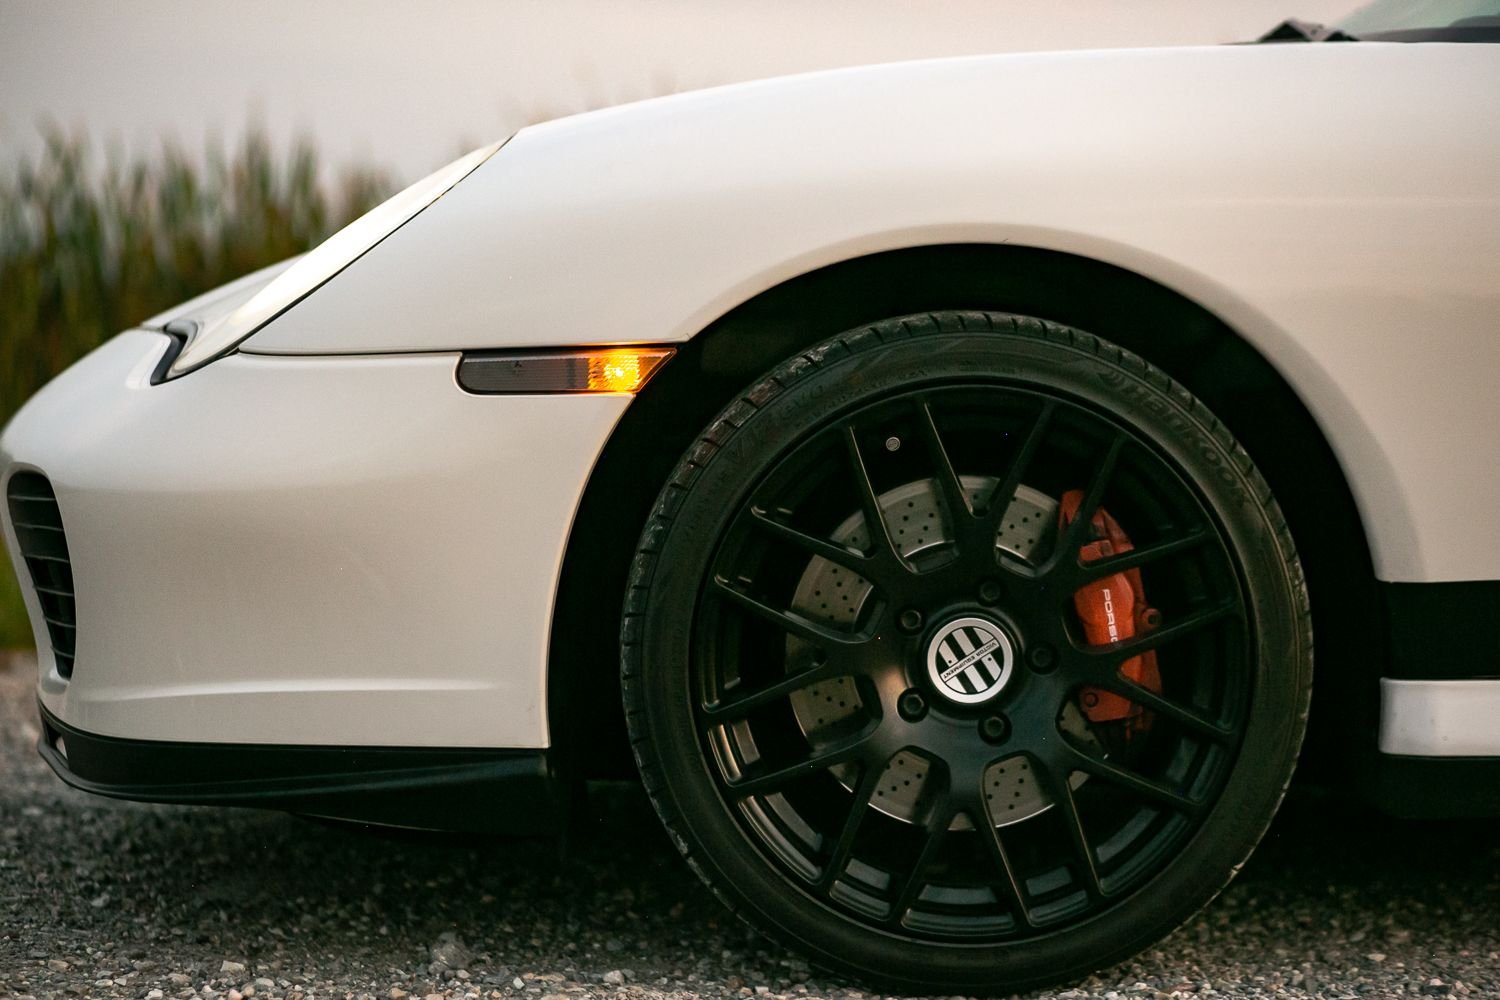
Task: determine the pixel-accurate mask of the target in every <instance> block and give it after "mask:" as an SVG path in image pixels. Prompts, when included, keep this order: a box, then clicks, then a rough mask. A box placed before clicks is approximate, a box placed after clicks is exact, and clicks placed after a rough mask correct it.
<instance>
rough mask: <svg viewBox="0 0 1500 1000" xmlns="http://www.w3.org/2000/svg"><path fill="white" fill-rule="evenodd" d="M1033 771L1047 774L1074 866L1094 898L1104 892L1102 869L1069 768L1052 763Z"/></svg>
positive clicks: (1084, 885) (1084, 886) (1048, 788)
mask: <svg viewBox="0 0 1500 1000" xmlns="http://www.w3.org/2000/svg"><path fill="white" fill-rule="evenodd" d="M1032 770H1033V771H1037V770H1041V771H1042V773H1043V774H1044V775H1045V780H1046V782H1047V793H1048V795H1050V796H1051V798H1052V803H1053V805H1054V806H1055V807H1056V808H1057V812H1058V816H1059V817H1060V818H1061V819H1062V823H1063V832H1064V834H1065V835H1066V836H1067V838H1068V845H1069V846H1070V847H1071V848H1072V853H1073V861H1074V866H1075V867H1076V868H1077V869H1078V875H1079V877H1080V878H1081V879H1082V881H1083V888H1084V890H1085V891H1086V892H1087V893H1088V894H1089V897H1090V898H1091V899H1092V898H1097V897H1099V896H1101V895H1103V889H1102V888H1100V885H1099V868H1098V866H1097V865H1096V864H1095V862H1094V849H1093V848H1092V847H1090V846H1089V838H1088V834H1087V833H1086V832H1085V831H1084V829H1083V817H1082V816H1080V815H1079V814H1078V801H1077V800H1076V799H1075V798H1074V797H1073V786H1072V784H1071V783H1070V782H1069V781H1068V775H1069V771H1068V769H1067V768H1054V767H1053V766H1050V765H1049V766H1047V767H1045V768H1038V767H1035V766H1033V768H1032Z"/></svg>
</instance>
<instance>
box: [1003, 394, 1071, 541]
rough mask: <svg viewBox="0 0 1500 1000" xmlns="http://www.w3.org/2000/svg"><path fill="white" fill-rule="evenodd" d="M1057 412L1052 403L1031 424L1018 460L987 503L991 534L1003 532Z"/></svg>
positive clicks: (1055, 405)
mask: <svg viewBox="0 0 1500 1000" xmlns="http://www.w3.org/2000/svg"><path fill="white" fill-rule="evenodd" d="M1056 412H1057V404H1056V403H1054V402H1053V401H1052V400H1050V399H1049V400H1047V401H1046V402H1045V403H1043V404H1042V408H1041V410H1040V411H1038V412H1037V415H1036V420H1034V421H1033V422H1032V424H1031V430H1030V431H1028V432H1027V433H1026V440H1025V441H1023V442H1021V448H1020V450H1019V451H1017V452H1016V457H1015V458H1014V459H1012V460H1011V463H1010V468H1009V469H1007V470H1005V478H1004V479H1002V480H1001V481H1000V482H999V484H998V485H997V486H996V487H995V489H994V491H993V492H991V493H990V496H989V499H988V500H987V501H986V502H985V524H986V526H987V527H988V528H989V529H991V530H992V531H998V530H999V529H1000V522H1001V521H1002V520H1004V519H1005V512H1006V511H1007V510H1009V509H1010V503H1011V501H1012V500H1014V499H1015V496H1016V490H1018V489H1020V488H1021V480H1022V479H1024V478H1025V476H1026V472H1027V470H1028V469H1029V468H1030V467H1031V461H1032V459H1034V458H1035V457H1036V453H1037V451H1038V450H1039V449H1040V448H1041V446H1042V440H1043V439H1044V438H1046V436H1047V430H1048V428H1049V427H1050V426H1051V424H1052V416H1053V414H1054V413H1056Z"/></svg>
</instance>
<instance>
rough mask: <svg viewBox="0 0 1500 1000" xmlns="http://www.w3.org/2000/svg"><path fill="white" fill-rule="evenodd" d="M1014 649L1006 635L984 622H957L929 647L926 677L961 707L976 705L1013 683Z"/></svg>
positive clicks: (947, 627)
mask: <svg viewBox="0 0 1500 1000" xmlns="http://www.w3.org/2000/svg"><path fill="white" fill-rule="evenodd" d="M1014 665H1015V649H1014V647H1013V646H1012V645H1011V642H1010V638H1009V637H1008V636H1007V635H1006V634H1005V631H1004V630H1003V629H1001V628H1000V626H999V625H996V624H995V623H994V622H991V621H986V620H985V619H983V618H955V619H954V620H953V621H951V622H949V623H948V624H946V625H944V626H943V627H942V628H941V629H939V630H938V633H937V635H935V636H933V637H932V643H931V645H929V646H928V647H927V675H928V676H929V677H930V678H932V683H933V685H934V686H936V688H937V689H938V690H939V691H940V692H942V693H943V694H944V695H945V696H947V697H948V698H951V699H952V700H954V701H956V702H958V703H959V704H961V705H977V704H979V703H980V702H982V701H988V700H989V699H990V698H993V697H994V696H995V695H997V694H999V693H1000V689H1001V688H1003V687H1005V684H1006V682H1007V681H1009V680H1010V674H1011V670H1012V669H1013V667H1014Z"/></svg>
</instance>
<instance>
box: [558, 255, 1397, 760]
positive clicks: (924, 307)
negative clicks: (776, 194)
mask: <svg viewBox="0 0 1500 1000" xmlns="http://www.w3.org/2000/svg"><path fill="white" fill-rule="evenodd" d="M937 309H980V310H996V311H1004V312H1014V313H1019V314H1023V315H1030V316H1036V317H1039V318H1042V319H1046V320H1053V321H1056V322H1060V323H1066V324H1068V325H1070V326H1074V327H1077V328H1079V329H1083V330H1087V331H1089V332H1091V333H1096V334H1098V335H1100V336H1102V337H1105V338H1106V339H1108V340H1111V341H1114V342H1115V343H1117V344H1119V345H1121V346H1122V347H1125V348H1127V349H1129V350H1131V351H1134V352H1135V353H1137V354H1140V355H1141V356H1143V357H1145V358H1146V359H1147V360H1149V361H1150V362H1152V363H1153V364H1155V365H1156V366H1158V367H1159V368H1161V369H1163V370H1164V371H1166V372H1167V373H1168V374H1170V375H1171V376H1172V377H1173V378H1175V379H1176V380H1177V381H1179V382H1181V383H1182V384H1183V385H1185V386H1186V387H1187V388H1188V389H1189V390H1190V391H1192V392H1193V393H1194V394H1195V395H1197V396H1198V397H1199V398H1200V399H1202V400H1203V401H1204V402H1205V403H1206V404H1207V405H1208V406H1209V408H1210V409H1211V410H1212V411H1213V412H1214V413H1215V414H1216V415H1217V416H1218V417H1219V418H1220V419H1221V420H1223V421H1224V422H1225V424H1226V425H1228V426H1229V428H1230V430H1231V431H1232V432H1233V433H1234V434H1235V436H1236V437H1237V438H1238V439H1239V440H1240V442H1241V443H1242V444H1243V445H1244V446H1245V447H1246V449H1247V450H1248V451H1249V452H1250V454H1251V456H1252V457H1253V458H1254V459H1255V461H1256V463H1257V465H1258V466H1259V468H1260V469H1261V471H1262V472H1263V474H1264V475H1265V477H1266V480H1267V481H1268V482H1269V484H1270V486H1271V489H1272V491H1273V493H1274V494H1275V495H1276V497H1277V499H1278V501H1279V502H1280V504H1281V506H1282V509H1283V510H1284V512H1285V514H1286V517H1287V520H1288V523H1289V524H1290V526H1291V529H1292V534H1293V538H1294V539H1295V540H1296V542H1297V545H1298V548H1299V553H1300V554H1301V556H1302V560H1303V563H1304V566H1305V569H1306V572H1307V577H1308V585H1309V590H1310V593H1311V597H1312V606H1313V616H1314V634H1315V636H1316V637H1317V643H1318V646H1317V655H1318V665H1319V671H1318V684H1317V685H1315V698H1314V706H1313V715H1312V723H1311V725H1310V729H1309V736H1308V742H1307V750H1306V753H1305V756H1306V757H1308V758H1310V759H1311V760H1312V762H1313V764H1314V766H1315V767H1318V766H1320V765H1323V764H1328V763H1331V762H1334V761H1337V760H1338V759H1339V758H1342V757H1344V756H1346V755H1347V754H1348V753H1349V752H1350V751H1358V752H1367V751H1369V750H1372V749H1373V747H1374V741H1375V737H1374V732H1375V723H1376V719H1377V713H1378V683H1377V682H1378V677H1379V676H1380V673H1381V670H1380V665H1381V663H1382V660H1381V657H1380V656H1378V655H1374V656H1372V648H1373V647H1374V646H1375V645H1376V644H1374V643H1370V642H1368V641H1367V640H1366V639H1365V638H1364V637H1365V636H1367V635H1368V634H1369V632H1370V628H1369V609H1370V608H1375V607H1379V606H1380V604H1379V596H1378V593H1377V591H1376V586H1375V575H1374V570H1373V564H1372V560H1371V553H1370V549H1369V544H1368V540H1367V538H1366V534H1365V531H1364V527H1363V524H1362V521H1361V519H1360V515H1359V512H1358V508H1357V506H1356V504H1355V501H1354V498H1353V494H1352V492H1351V489H1350V486H1349V483H1348V481H1347V479H1346V477H1345V475H1344V472H1343V470H1342V468H1341V467H1340V464H1339V462H1338V459H1337V458H1336V456H1335V454H1334V451H1333V449H1332V447H1331V446H1330V444H1329V442H1328V440H1327V438H1326V436H1325V435H1324V434H1323V431H1322V429H1321V428H1320V427H1319V425H1318V423H1317V421H1316V420H1315V419H1314V418H1313V417H1312V415H1311V413H1310V412H1309V411H1308V409H1307V407H1306V406H1305V405H1304V404H1303V403H1302V401H1301V399H1300V398H1299V396H1298V394H1297V393H1296V392H1295V391H1294V390H1293V388H1292V387H1291V385H1290V384H1288V383H1287V381H1286V380H1285V379H1284V378H1283V377H1282V376H1281V374H1280V373H1279V372H1278V371H1277V370H1276V368H1275V367H1274V366H1273V365H1272V364H1271V363H1270V362H1269V361H1268V360H1267V359H1266V357H1265V356H1263V355H1262V354H1261V353H1260V352H1259V351H1258V350H1257V349H1256V348H1255V347H1254V346H1252V345H1251V344H1250V343H1249V341H1247V340H1246V339H1245V338H1244V337H1243V336H1241V335H1240V334H1239V333H1237V332H1236V331H1235V330H1234V329H1233V328H1231V327H1230V326H1229V325H1228V324H1227V323H1226V322H1224V321H1223V320H1222V319H1220V318H1219V317H1218V316H1217V315H1215V314H1214V313H1213V312H1210V311H1209V310H1208V309H1207V308H1206V307H1204V306H1203V305H1201V304H1199V303H1198V302H1195V301H1193V300H1192V299H1190V298H1188V297H1187V296H1185V295H1183V294H1181V293H1180V292H1178V291H1175V290H1174V289H1172V288H1169V287H1167V286H1165V285H1163V284H1161V283H1160V282H1158V281H1155V280H1153V279H1151V278H1147V277H1144V276H1142V275H1140V274H1138V273H1136V272H1133V271H1130V270H1127V269H1124V268H1121V267H1118V266H1115V265H1113V264H1108V263H1104V262H1101V261H1099V260H1096V259H1092V258H1089V257H1084V256H1079V255H1076V254H1071V253H1063V252H1058V251H1053V250H1044V249H1037V248H1032V247H1023V246H1015V245H994V244H951V245H941V246H924V247H916V248H910V249H902V250H891V251H885V252H881V253H876V254H870V255H867V256H862V257H855V258H851V259H847V260H844V261H841V262H839V263H836V264H831V265H828V266H825V267H822V268H819V269H817V270H814V271H810V272H808V273H805V274H802V275H799V276H797V277H794V278H791V279H788V280H786V281H783V282H781V283H780V284H777V285H775V286H773V287H771V288H769V289H766V290H765V291H762V292H760V293H759V294H757V295H755V296H754V297H752V298H750V299H748V300H747V301H745V302H743V303H741V304H740V305H738V306H736V307H734V308H733V309H731V310H729V311H728V312H727V313H725V314H723V315H722V316H720V317H718V318H717V319H715V320H714V321H713V322H712V323H710V324H708V325H707V326H706V327H704V328H703V330H702V331H700V332H699V333H698V334H697V335H696V336H695V337H693V338H692V339H691V340H689V341H687V342H686V343H684V344H683V345H681V347H680V350H679V353H678V356H677V357H676V358H675V359H674V360H673V361H672V362H671V363H669V364H668V365H667V366H666V367H665V368H664V369H663V370H662V372H661V374H659V375H658V376H657V377H656V378H655V379H654V380H653V381H652V382H651V383H650V385H649V386H648V387H647V389H646V390H645V391H643V392H642V393H641V395H640V396H639V397H638V398H637V399H636V400H635V402H634V403H633V404H632V405H631V407H630V408H629V409H628V410H627V411H626V413H625V415H624V417H623V418H622V419H621V421H620V423H619V425H618V426H617V428H616V429H615V432H614V434H613V435H612V436H611V438H610V440H609V442H608V444H607V445H606V446H605V448H604V450H603V452H602V453H601V455H600V457H599V459H598V461H597V463H596V464H595V467H594V469H593V472H592V473H591V475H590V478H589V482H588V485H587V487H586V488H585V490H584V493H583V496H582V499H581V501H580V504H579V508H578V511H577V515H576V517H575V519H574V524H573V529H572V532H571V534H570V537H569V539H568V545H567V549H566V553H565V556H564V560H563V567H562V573H561V576H560V579H559V583H558V592H557V600H556V604H555V608H554V614H553V621H552V630H551V638H550V648H549V662H548V690H547V705H548V708H547V711H548V721H549V728H550V732H551V733H552V743H553V746H554V748H555V752H556V759H557V761H558V765H559V767H560V768H561V769H563V770H565V771H567V772H571V773H573V774H575V775H578V776H583V777H628V776H629V775H631V774H632V773H633V765H632V764H631V757H630V754H629V753H628V752H626V751H627V743H626V737H625V732H624V726H623V714H622V709H621V707H620V700H619V687H618V630H619V620H620V608H621V600H622V598H623V595H624V590H625V586H626V580H627V576H628V572H629V566H630V562H631V557H632V555H633V554H634V551H635V545H636V541H637V537H638V535H639V531H640V526H641V525H642V524H643V523H644V522H645V520H646V516H647V514H648V513H649V511H650V507H651V504H652V503H653V502H654V500H655V498H656V495H657V493H658V492H659V490H660V488H661V485H662V483H663V482H665V480H666V476H667V475H668V473H669V472H670V470H671V469H672V467H673V465H674V464H675V463H676V461H677V459H678V457H679V456H680V455H681V454H682V452H683V451H685V450H686V449H687V448H688V447H689V446H690V445H691V444H692V442H693V441H694V440H695V438H696V436H697V434H698V432H699V431H700V430H702V428H703V427H704V426H705V425H706V424H707V423H708V421H709V420H710V419H712V417H713V416H714V414H716V413H717V412H718V411H719V410H720V409H722V408H723V406H725V405H726V404H727V403H728V402H729V401H730V400H732V399H733V398H734V394H735V393H736V392H738V391H739V390H741V389H743V388H744V387H745V386H746V385H747V384H749V383H750V382H752V381H753V380H754V379H755V378H756V377H757V376H759V375H761V374H762V373H764V372H765V371H766V370H767V369H769V368H771V367H772V366H774V365H775V364H776V363H777V362H779V361H781V360H782V359H784V358H786V357H788V356H789V355H791V354H793V353H794V352H796V351H798V350H801V349H804V348H807V347H810V346H812V345H813V344H815V343H817V342H818V341H820V340H822V339H824V338H825V337H828V336H831V335H833V334H835V333H838V332H840V331H842V330H847V329H850V328H853V327H857V326H860V325H862V324H865V323H870V322H874V321H876V320H879V319H884V318H888V317H891V316H899V315H907V314H912V313H921V312H926V311H929V310H937Z"/></svg>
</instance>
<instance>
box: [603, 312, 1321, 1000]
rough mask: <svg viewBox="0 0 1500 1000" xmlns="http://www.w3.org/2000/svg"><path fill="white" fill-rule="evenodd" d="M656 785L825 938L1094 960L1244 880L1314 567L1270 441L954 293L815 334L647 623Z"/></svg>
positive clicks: (698, 474)
mask: <svg viewBox="0 0 1500 1000" xmlns="http://www.w3.org/2000/svg"><path fill="white" fill-rule="evenodd" d="M622 638H623V663H624V692H625V704H626V711H627V722H628V724H629V727H630V731H631V736H632V742H633V745H634V746H635V749H636V754H637V758H638V762H639V764H640V767H641V771H642V775H643V777H644V780H645V783H646V787H647V790H648V792H649V793H650V795H651V796H652V799H653V801H654V803H655V804H656V807H657V809H658V811H659V813H660V814H661V816H662V818H663V820H664V822H665V823H666V824H667V826H668V828H669V829H670V830H671V831H672V832H673V834H674V835H675V837H676V839H677V842H678V844H679V846H680V847H681V849H682V850H683V852H684V853H685V854H686V855H687V857H688V859H689V860H690V861H691V862H692V863H693V864H694V866H695V867H696V868H697V869H698V871H699V872H700V874H701V875H702V876H703V877H704V878H705V880H706V881H707V882H708V883H709V885H710V886H712V887H713V888H714V889H715V890H716V891H717V892H719V894H720V895H721V896H722V897H724V898H725V899H726V901H727V902H728V903H729V904H730V905H731V906H732V907H734V908H735V909H736V910H737V911H738V912H740V913H741V914H743V915H745V916H746V917H747V918H748V919H750V920H751V921H752V922H753V923H754V924H755V925H757V926H759V927H761V928H764V929H766V930H768V931H770V932H771V933H773V934H778V935H780V936H781V937H782V938H783V939H785V940H787V941H788V942H790V943H791V944H792V945H793V946H794V947H798V948H800V949H802V950H804V951H806V952H808V953H810V955H811V957H812V958H814V959H815V960H816V961H818V962H819V963H820V964H823V965H826V966H829V967H832V968H834V969H837V970H840V971H843V972H846V973H849V974H852V975H854V976H857V977H859V978H861V979H864V980H867V981H870V982H873V983H877V984H879V985H881V986H885V987H890V988H895V989H900V990H908V991H921V992H949V993H951V992H988V991H993V990H1011V989H1019V988H1023V987H1026V986H1030V985H1035V984H1038V983H1042V982H1048V981H1055V980H1058V979H1063V978H1068V977H1072V976H1077V975H1080V974H1083V973H1085V972H1087V971H1089V970H1091V969H1094V968H1097V967H1099V966H1100V965H1102V964H1105V963H1107V962H1109V961H1112V960H1116V959H1119V958H1122V957H1125V956H1127V955H1129V954H1132V953H1133V952H1135V951H1137V950H1139V949H1140V948H1142V947H1144V946H1145V945H1147V944H1149V943H1150V942H1151V941H1153V940H1155V939H1157V938H1159V937H1160V936H1162V935H1163V934H1165V933H1167V932H1168V931H1170V930H1171V929H1172V928H1173V927H1175V926H1177V924H1179V923H1180V922H1181V921H1182V920H1184V919H1185V918H1186V917H1187V916H1188V915H1190V914H1191V913H1192V912H1193V911H1194V910H1196V909H1197V908H1198V907H1200V906H1202V905H1203V904H1204V903H1205V902H1207V901H1208V900H1209V899H1210V898H1212V896H1213V895H1214V894H1215V893H1216V892H1217V891H1218V890H1219V888H1221V887H1222V886H1223V884H1224V883H1225V882H1226V881H1227V880H1228V878H1229V877H1230V876H1231V874H1232V873H1233V871H1234V870H1235V869H1236V867H1237V866H1238V865H1239V864H1240V863H1241V862H1242V861H1243V860H1244V858H1245V857H1246V855H1247V854H1248V853H1249V851H1250V850H1251V848H1253V846H1254V844H1255V843H1256V841H1257V840H1258V839H1259V837H1260V835H1261V833H1262V832H1263V831H1264V829H1265V827H1266V825H1267V823H1268V822H1269V821H1270V818H1271V816H1272V814H1273V813H1274V811H1275V808H1276V806H1277V804H1278V802H1279V801H1280V797H1281V794H1282V792H1283V790H1284V788H1285V785H1286V783H1287V781H1288V780H1289V777H1290V774H1291V771H1292V767H1293V765H1294V763H1295V759H1296V755H1297V750H1298V748H1299V746H1300V742H1301V737H1302V731H1303V728H1304V724H1305V718H1306V711H1307V703H1308V696H1309V691H1310V678H1311V634H1310V626H1309V619H1308V614H1307V603H1306V593H1305V588H1304V585H1303V582H1302V575H1301V569H1300V566H1299V564H1298V563H1297V559H1296V555H1295V553H1294V551H1293V547H1292V543H1291V540H1290V537H1289V534H1288V532H1287V529H1286V526H1285V523H1284V521H1283V519H1282V517H1281V514H1280V512H1279V510H1278V509H1277V508H1276V506H1275V503H1274V501H1273V500H1272V499H1271V497H1270V492H1269V490H1268V489H1267V488H1266V485H1265V483H1264V482H1263V480H1261V478H1260V476H1259V475H1258V473H1256V471H1255V469H1254V467H1253V465H1252V464H1251V463H1250V460H1249V458H1248V456H1246V455H1245V453H1244V451H1243V450H1242V449H1240V448H1239V447H1238V446H1237V445H1236V444H1235V443H1234V441H1233V439H1232V438H1231V437H1230V435H1229V434H1228V432H1227V431H1226V430H1225V429H1224V428H1223V426H1222V425H1220V424H1219V423H1218V422H1217V421H1216V420H1215V419H1214V418H1213V417H1212V415H1211V414H1209V413H1208V412H1207V410H1206V409H1205V408H1204V407H1203V405H1202V404H1201V403H1199V402H1198V401H1197V400H1195V399H1194V398H1193V397H1192V396H1191V395H1189V394H1188V393H1187V392H1185V391H1184V390H1183V389H1182V388H1181V387H1180V386H1177V385H1176V384H1175V383H1173V382H1171V381H1170V380H1169V379H1168V378H1167V377H1166V376H1164V375H1163V374H1162V373H1160V372H1158V371H1156V370H1155V369H1153V368H1151V367H1150V366H1149V365H1147V364H1146V363H1145V362H1143V361H1142V360H1141V359H1139V358H1137V357H1135V356H1133V355H1130V354H1129V353H1127V352H1124V351H1122V350H1121V349H1119V348H1117V347H1115V346H1113V345H1110V344H1108V343H1106V342H1104V341H1101V340H1098V339H1097V338H1094V337H1091V336H1089V335H1087V334H1083V333H1080V332H1078V331H1075V330H1070V329H1067V328H1063V327H1059V326H1056V325H1052V324H1045V323H1042V322H1040V321H1037V320H1033V319H1028V318H1024V317H1013V316H1008V315H999V314H988V313H945V314H936V315H933V316H924V317H908V318H905V319H898V320H891V321H888V322H886V323H882V324H879V325H877V326H874V327H870V328H866V329H862V330H858V331H853V332H851V333H849V334H845V335H843V336H840V337H838V338H834V339H833V340H830V341H828V342H826V343H824V344H823V345H820V346H819V347H817V348H815V349H813V350H811V351H808V352H806V353H804V354H802V355H799V356H797V357H795V358H792V359H790V360H789V361H787V362H786V363H784V364H783V365H781V366H780V367H778V368H777V369H776V370H775V371H773V372H771V373H769V374H768V375H767V377H766V378H764V379H763V380H761V381H760V382H758V383H757V384H756V385H755V386H752V387H750V388H749V389H747V390H746V392H745V393H744V394H743V395H742V396H741V398H740V399H738V400H736V401H735V403H733V404H732V405H731V406H730V407H728V408H727V409H726V410H725V411H724V413H722V414H721V415H720V417H719V418H718V419H716V420H715V421H714V423H713V424H711V425H710V427H709V428H708V429H707V430H706V431H705V433H704V435H703V437H702V440H701V441H700V442H699V443H698V444H697V446H695V447H694V448H693V449H691V450H690V451H689V453H688V454H687V455H686V456H685V457H684V459H683V460H682V462H681V464H680V465H679V466H678V468H677V470H676V472H675V473H674V475H673V477H672V480H671V481H670V482H669V483H668V485H667V486H666V488H665V489H664V490H663V492H662V495H661V498H660V500H659V501H658V504H657V506H656V509H655V511H654V513H653V516H652V518H651V520H650V522H649V523H648V525H647V526H646V529H645V532H644V534H643V536H642V540H641V545H640V551H639V554H638V557H637V561H636V564H635V567H634V572H633V574H632V580H631V587H630V591H629V594H628V596H627V602H626V614H625V620H624V624H623V630H622Z"/></svg>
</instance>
